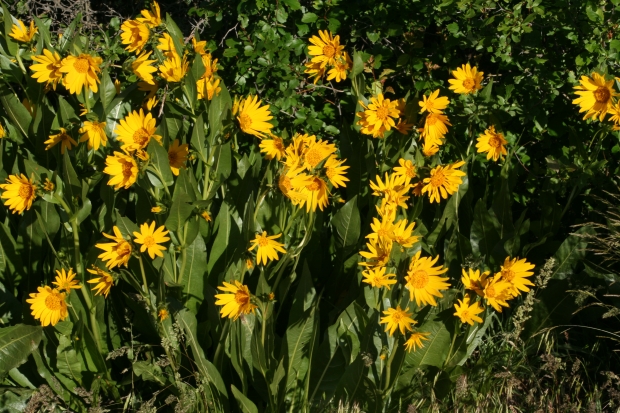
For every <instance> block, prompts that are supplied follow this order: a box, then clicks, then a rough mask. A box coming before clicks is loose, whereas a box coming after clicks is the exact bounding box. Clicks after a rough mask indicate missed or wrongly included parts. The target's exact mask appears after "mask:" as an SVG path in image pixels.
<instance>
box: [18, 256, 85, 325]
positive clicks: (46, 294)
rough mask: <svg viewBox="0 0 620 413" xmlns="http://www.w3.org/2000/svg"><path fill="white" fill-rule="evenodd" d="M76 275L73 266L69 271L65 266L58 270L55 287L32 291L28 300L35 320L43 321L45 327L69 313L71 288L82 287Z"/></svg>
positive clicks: (54, 282) (39, 288)
mask: <svg viewBox="0 0 620 413" xmlns="http://www.w3.org/2000/svg"><path fill="white" fill-rule="evenodd" d="M75 275H76V274H75V273H74V272H73V269H72V268H69V271H68V272H67V271H65V269H64V268H61V270H60V271H58V270H56V279H55V280H54V281H53V282H52V284H54V285H55V287H50V286H48V285H46V286H44V287H38V289H37V292H36V293H31V294H30V298H29V299H27V300H26V302H27V303H29V304H30V309H31V310H32V315H33V316H34V318H35V320H39V321H41V325H42V326H43V327H45V326H48V325H56V323H58V322H59V321H62V320H64V319H65V318H67V316H68V315H69V312H68V310H67V302H66V298H67V297H68V296H69V294H71V290H73V289H78V288H82V286H81V285H78V281H77V280H75Z"/></svg>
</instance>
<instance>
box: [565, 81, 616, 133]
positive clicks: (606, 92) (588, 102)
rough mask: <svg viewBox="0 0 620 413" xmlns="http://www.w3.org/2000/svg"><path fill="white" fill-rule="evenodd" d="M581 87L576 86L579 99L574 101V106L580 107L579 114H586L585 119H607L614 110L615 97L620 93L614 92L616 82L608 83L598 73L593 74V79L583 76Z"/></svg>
mask: <svg viewBox="0 0 620 413" xmlns="http://www.w3.org/2000/svg"><path fill="white" fill-rule="evenodd" d="M579 83H580V85H579V86H575V88H574V89H575V90H577V92H575V94H577V95H579V97H578V98H577V99H575V100H573V104H574V105H579V107H580V109H579V113H581V112H586V114H585V115H584V116H583V118H584V119H589V118H592V117H594V118H597V117H598V119H599V121H601V122H602V121H603V119H605V115H606V114H607V112H609V111H610V109H611V108H612V103H613V100H612V98H613V97H614V96H617V95H618V93H616V91H615V90H614V86H613V85H614V81H613V79H612V80H609V81H606V80H605V77H604V76H602V75H599V74H598V73H592V77H587V76H581V80H580V81H579Z"/></svg>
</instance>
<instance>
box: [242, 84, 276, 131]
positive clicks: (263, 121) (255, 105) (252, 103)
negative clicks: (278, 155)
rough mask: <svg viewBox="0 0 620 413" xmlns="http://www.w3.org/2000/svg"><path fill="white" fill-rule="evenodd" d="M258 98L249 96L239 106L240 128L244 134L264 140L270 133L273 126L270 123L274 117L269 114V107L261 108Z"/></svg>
mask: <svg viewBox="0 0 620 413" xmlns="http://www.w3.org/2000/svg"><path fill="white" fill-rule="evenodd" d="M260 104H261V101H260V100H259V99H258V96H252V95H250V96H248V97H247V98H245V99H244V100H243V101H241V103H240V104H239V116H237V120H238V121H239V127H240V128H241V130H242V131H243V132H244V133H247V134H249V135H254V136H256V137H258V138H263V137H264V136H265V134H268V133H270V131H271V129H272V128H273V125H272V124H271V123H269V121H270V120H271V119H273V116H271V112H269V105H265V106H261V105H260Z"/></svg>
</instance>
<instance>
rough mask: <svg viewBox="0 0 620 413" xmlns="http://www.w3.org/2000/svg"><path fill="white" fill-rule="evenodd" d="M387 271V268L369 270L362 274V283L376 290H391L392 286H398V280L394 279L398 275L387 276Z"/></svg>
mask: <svg viewBox="0 0 620 413" xmlns="http://www.w3.org/2000/svg"><path fill="white" fill-rule="evenodd" d="M385 271H386V268H385V267H379V268H374V269H373V268H370V269H367V270H365V271H363V272H362V275H363V276H364V279H363V280H362V282H365V283H367V284H370V285H371V286H373V287H375V288H381V287H385V288H387V289H388V290H389V289H390V285H392V284H396V280H395V279H394V277H396V274H386V273H385Z"/></svg>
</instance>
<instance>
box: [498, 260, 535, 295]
mask: <svg viewBox="0 0 620 413" xmlns="http://www.w3.org/2000/svg"><path fill="white" fill-rule="evenodd" d="M534 267H535V266H534V264H531V263H529V262H527V261H526V259H525V258H522V259H519V257H517V258H513V259H510V257H506V259H505V260H504V265H502V266H501V275H502V279H503V280H505V281H508V282H509V283H510V284H511V285H512V294H513V295H515V296H516V295H518V294H521V293H520V292H519V291H524V292H528V291H529V290H530V289H529V287H528V286H533V285H534V283H533V282H531V281H530V280H529V279H528V278H527V277H531V276H532V275H533V274H534V272H532V271H531V270H533V269H534Z"/></svg>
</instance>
